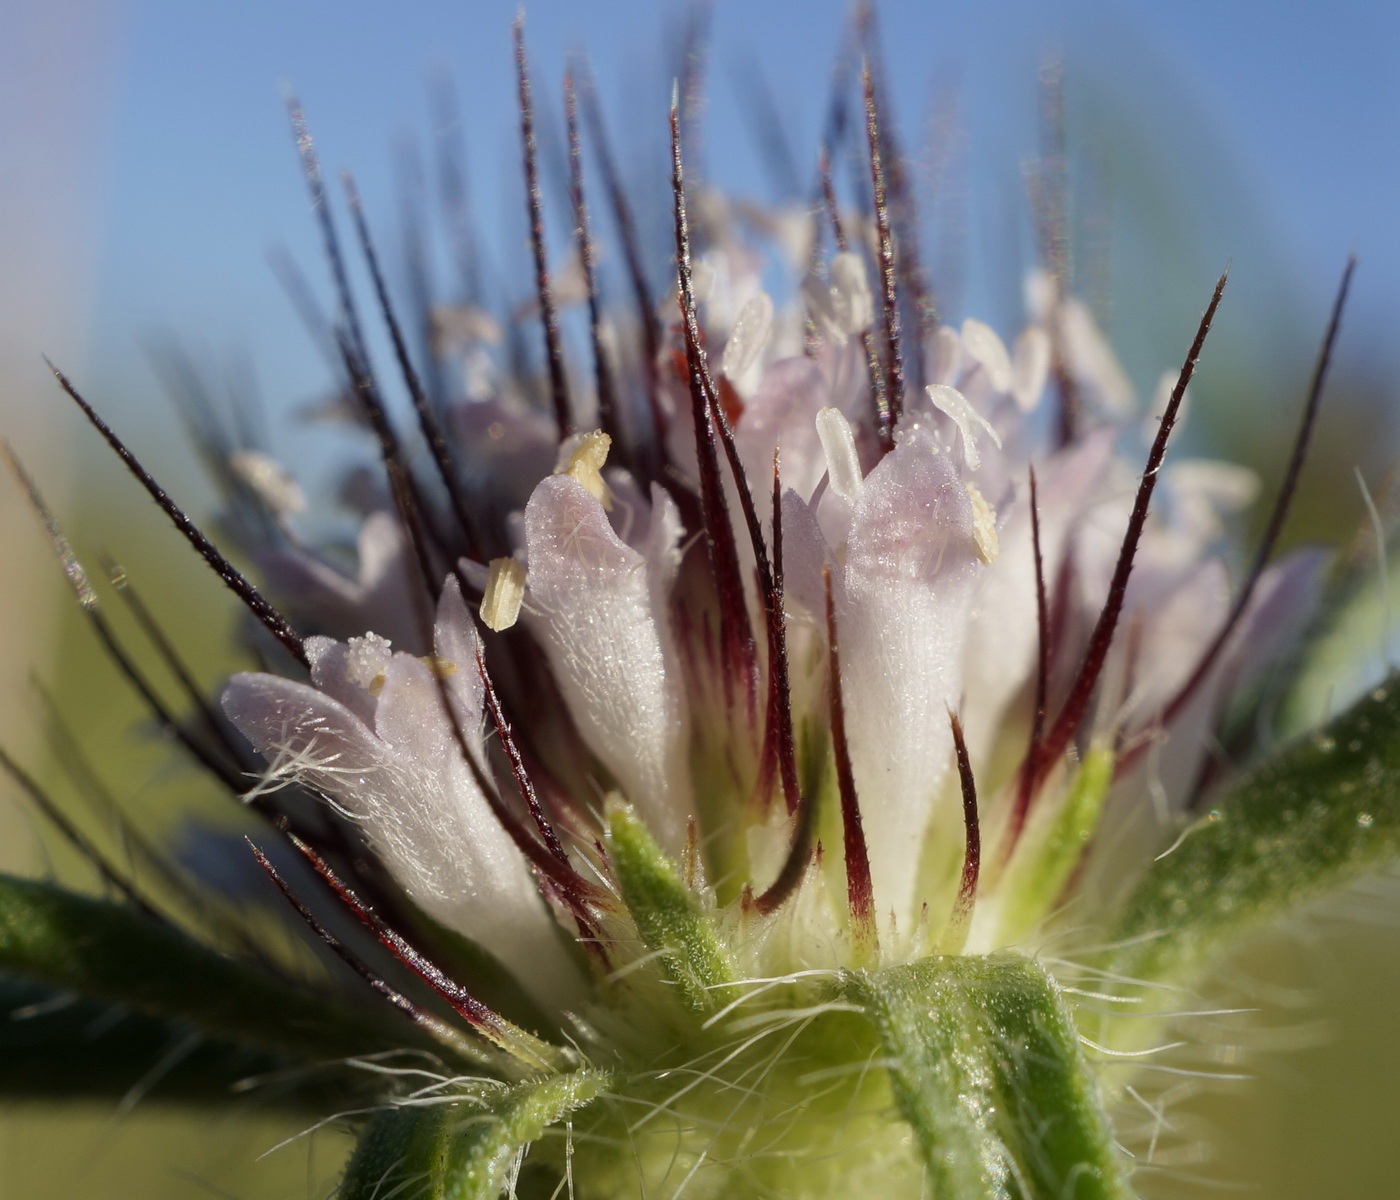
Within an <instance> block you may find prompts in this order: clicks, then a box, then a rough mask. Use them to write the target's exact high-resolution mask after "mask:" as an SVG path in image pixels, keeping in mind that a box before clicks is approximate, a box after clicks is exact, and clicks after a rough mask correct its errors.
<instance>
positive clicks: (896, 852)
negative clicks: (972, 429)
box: [839, 435, 980, 929]
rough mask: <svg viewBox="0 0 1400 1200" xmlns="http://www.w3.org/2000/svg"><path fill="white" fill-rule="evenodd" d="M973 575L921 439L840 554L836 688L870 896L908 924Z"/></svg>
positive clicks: (943, 463) (944, 467)
mask: <svg viewBox="0 0 1400 1200" xmlns="http://www.w3.org/2000/svg"><path fill="white" fill-rule="evenodd" d="M979 574H980V565H979V562H978V555H977V547H976V543H975V540H974V536H973V516H972V504H971V502H970V501H969V499H968V496H967V492H966V491H965V490H964V489H963V486H962V482H961V480H959V478H958V475H957V472H956V471H955V470H954V469H953V464H952V461H951V459H950V458H949V457H948V456H947V455H946V454H939V453H936V452H935V450H934V448H933V446H932V443H931V441H930V440H929V439H928V438H927V436H926V435H925V436H917V435H916V436H914V437H911V438H909V439H908V440H906V441H905V442H903V443H901V444H900V445H899V446H897V447H896V448H895V450H894V451H893V452H892V453H891V454H889V455H887V456H886V457H885V459H884V460H883V461H882V462H881V463H880V465H879V466H878V467H876V468H875V470H873V471H872V472H871V473H870V475H869V477H868V478H867V479H866V481H865V488H864V490H863V492H862V493H861V496H860V499H859V500H858V501H857V503H856V505H855V508H854V512H853V514H852V520H851V534H850V540H849V542H848V544H847V547H846V570H845V584H846V587H845V596H844V600H843V603H842V605H841V608H840V611H839V628H840V637H841V681H842V686H843V689H844V693H845V706H846V714H847V715H846V724H847V730H848V733H849V739H850V750H851V761H852V765H853V768H854V772H855V781H856V790H857V792H858V794H859V797H860V805H861V815H862V819H863V821H864V826H865V831H866V839H867V843H868V846H869V851H870V862H871V868H872V873H873V876H874V881H875V898H876V903H877V908H878V910H879V912H880V914H881V920H882V923H883V918H884V914H886V913H890V912H893V913H894V914H895V916H896V919H897V920H898V921H899V923H900V927H901V928H902V929H907V928H908V927H909V922H910V921H911V920H912V919H913V917H914V913H915V911H916V908H917V904H918V902H919V901H920V900H921V899H922V897H916V896H915V895H914V883H915V876H916V873H917V869H918V863H919V856H920V852H921V851H922V849H923V844H924V835H925V833H926V832H927V831H928V829H929V826H930V823H931V822H932V821H933V820H935V819H936V814H935V812H934V809H935V801H936V799H937V797H938V795H939V792H940V789H941V785H942V782H943V779H944V777H945V775H946V773H947V771H948V768H949V765H950V762H951V752H952V733H951V730H950V727H949V721H948V711H949V709H950V708H952V709H956V708H957V706H958V702H959V697H960V694H961V691H962V658H963V643H964V640H965V637H966V630H967V617H968V608H969V605H970V603H971V599H972V593H973V590H974V588H975V586H976V583H977V579H978V576H979Z"/></svg>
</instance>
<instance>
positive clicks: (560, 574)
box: [525, 475, 690, 853]
mask: <svg viewBox="0 0 1400 1200" xmlns="http://www.w3.org/2000/svg"><path fill="white" fill-rule="evenodd" d="M665 523H666V522H665V521H664V518H663V524H665ZM670 524H674V523H673V522H671V523H670ZM525 545H526V552H527V555H528V558H529V587H530V593H529V601H528V603H529V606H530V610H531V612H532V613H533V614H534V615H533V617H532V620H533V622H534V626H535V629H536V631H537V632H538V634H539V637H540V640H541V641H542V643H543V645H544V648H545V652H546V654H547V655H548V657H549V661H550V666H551V667H552V668H553V671H554V675H555V678H556V679H557V680H558V681H559V685H560V688H561V690H562V691H563V693H564V699H565V701H566V702H567V704H568V706H569V711H570V714H571V715H572V716H573V719H574V723H575V724H576V725H577V726H578V730H579V732H580V733H581V734H582V735H583V739H584V741H585V742H586V743H587V744H588V747H589V749H590V750H592V751H593V753H594V754H596V755H597V756H598V757H599V758H600V759H601V760H602V761H603V764H604V765H605V766H606V767H607V768H608V770H609V771H611V772H612V774H613V775H614V777H615V778H616V779H617V781H618V783H619V784H620V785H621V787H622V789H623V791H624V792H625V793H626V795H627V798H628V799H629V800H630V801H631V802H632V804H633V805H634V806H635V807H636V808H637V809H638V810H639V811H640V812H641V813H642V815H643V817H644V818H645V819H646V821H647V824H648V825H649V827H650V828H651V830H652V832H653V833H654V834H655V835H656V838H657V840H658V841H659V842H661V844H662V845H663V846H664V847H665V848H666V849H667V850H668V851H669V852H671V853H678V852H679V850H680V849H681V847H682V846H683V845H684V843H685V827H686V818H687V816H688V815H689V811H690V796H689V789H688V787H687V783H686V774H685V769H686V764H685V745H684V730H685V705H684V699H683V696H682V692H681V687H680V683H679V681H678V678H677V673H676V671H675V667H674V656H673V655H672V654H670V653H669V650H670V647H669V640H670V639H669V630H668V628H667V625H666V622H665V620H664V615H663V611H662V610H663V606H662V605H661V604H660V603H658V601H659V599H660V597H659V596H658V595H657V589H654V588H653V587H652V583H651V579H652V576H653V575H654V574H655V573H656V572H657V571H663V572H665V573H666V578H667V579H668V580H669V576H670V573H671V572H672V571H673V570H674V566H673V563H672V561H671V560H672V557H673V554H672V553H671V552H668V553H666V554H659V553H658V554H657V555H656V556H655V558H652V557H647V556H644V555H642V554H641V553H639V552H638V551H636V550H634V549H632V548H631V547H630V546H628V545H626V544H625V543H624V542H623V541H622V540H621V539H620V538H619V537H618V536H617V534H616V533H614V532H613V528H612V526H611V525H610V524H609V523H608V518H607V514H606V513H604V512H603V508H602V506H601V505H600V504H599V503H598V501H597V500H595V499H594V498H593V497H592V496H590V495H589V494H588V493H587V492H586V491H585V490H584V489H583V488H581V487H580V486H579V485H578V484H577V483H575V482H574V481H573V480H572V479H569V478H568V477H567V476H562V475H556V476H552V477H551V478H549V479H545V480H543V481H542V482H541V483H540V484H539V486H538V487H536V488H535V491H534V494H533V495H532V496H531V497H530V502H529V504H528V505H526V507H525ZM657 560H659V561H657ZM663 590H664V589H663ZM668 666H670V667H671V670H670V671H669V672H668Z"/></svg>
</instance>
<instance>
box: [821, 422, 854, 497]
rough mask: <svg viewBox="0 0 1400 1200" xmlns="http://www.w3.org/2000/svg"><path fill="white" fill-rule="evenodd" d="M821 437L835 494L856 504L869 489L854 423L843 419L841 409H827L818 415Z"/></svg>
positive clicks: (828, 473) (827, 471) (827, 469)
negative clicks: (853, 426)
mask: <svg viewBox="0 0 1400 1200" xmlns="http://www.w3.org/2000/svg"><path fill="white" fill-rule="evenodd" d="M817 437H819V438H820V439H821V443H822V451H823V452H824V453H825V454H826V473H827V475H828V476H829V477H830V479H831V490H832V491H834V492H835V493H836V494H837V495H838V496H840V497H841V498H842V499H844V500H848V501H850V502H851V503H852V504H854V503H855V501H856V498H857V497H858V496H859V495H860V490H861V488H862V487H864V486H865V477H864V476H863V475H862V474H861V471H860V457H859V456H858V455H857V454H856V435H855V433H854V431H853V430H852V429H851V423H850V422H849V421H848V420H846V418H845V417H843V416H842V415H841V410H840V409H837V408H824V409H822V410H821V412H819V413H818V414H817Z"/></svg>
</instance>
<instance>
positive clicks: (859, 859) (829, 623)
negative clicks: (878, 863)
mask: <svg viewBox="0 0 1400 1200" xmlns="http://www.w3.org/2000/svg"><path fill="white" fill-rule="evenodd" d="M822 575H823V583H824V584H825V587H826V642H827V694H828V696H829V697H830V700H829V706H830V712H831V747H832V750H833V752H834V754H835V758H836V785H837V789H838V790H839V791H840V793H841V828H842V832H843V835H844V841H843V844H844V849H845V853H846V901H847V904H848V905H849V906H850V911H851V928H852V930H853V931H854V932H855V935H856V938H857V940H858V941H861V942H864V943H866V944H868V945H869V946H871V947H874V946H875V945H876V944H877V942H876V938H877V934H876V927H875V885H874V882H873V881H872V879H871V875H870V854H869V851H868V850H867V848H866V845H865V829H864V826H863V825H862V823H861V817H860V798H859V797H858V796H857V795H856V780H855V772H854V771H853V770H852V769H851V750H850V745H849V744H848V743H847V741H846V707H845V702H844V700H843V698H842V691H841V648H840V645H839V641H838V638H837V631H836V604H835V601H834V600H833V598H832V592H831V568H830V567H827V568H826V570H825V571H823V573H822Z"/></svg>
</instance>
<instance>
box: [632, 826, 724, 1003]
mask: <svg viewBox="0 0 1400 1200" xmlns="http://www.w3.org/2000/svg"><path fill="white" fill-rule="evenodd" d="M607 817H608V861H609V863H611V864H612V868H613V871H614V872H615V873H616V875H617V883H618V887H619V889H620V890H621V892H622V900H623V903H624V904H626V905H627V909H628V912H629V913H631V916H632V920H633V921H634V922H636V925H637V932H638V933H639V934H640V935H641V937H642V941H643V942H645V943H646V945H647V948H648V949H650V950H653V951H655V953H656V955H657V958H658V959H659V960H660V963H661V967H662V970H663V971H664V973H665V975H666V978H667V980H668V981H669V982H670V983H672V984H673V985H674V986H675V989H676V991H677V993H678V994H679V995H680V997H681V999H682V1000H683V1001H684V1002H685V1004H686V1006H687V1007H688V1008H690V1009H691V1010H692V1011H694V1012H700V1013H706V1012H713V1011H714V1010H715V1009H717V1008H719V1007H720V1005H722V1004H725V1003H727V1002H728V1001H729V999H731V998H732V997H730V996H728V995H726V994H725V989H724V988H723V985H724V984H727V983H733V982H734V981H735V979H736V978H737V975H736V973H735V970H734V965H733V963H731V962H730V960H729V955H728V954H727V953H726V952H725V949H724V945H723V943H722V942H721V941H720V938H719V935H718V933H716V932H715V929H714V926H713V925H712V924H711V923H710V921H709V919H708V918H707V917H706V916H705V914H704V913H702V912H701V911H700V908H699V905H698V903H697V902H696V898H695V896H694V895H693V894H692V893H691V891H690V889H689V888H687V887H686V886H685V884H684V882H682V880H681V875H680V871H679V870H678V869H677V867H676V865H675V863H673V862H672V861H671V860H670V859H669V858H667V857H666V855H665V854H664V853H663V852H662V850H661V847H660V846H658V845H657V844H656V842H655V840H654V839H653V838H652V836H651V834H650V833H648V832H647V828H646V826H645V825H643V824H642V822H641V820H640V819H639V818H638V816H637V814H636V812H635V811H633V809H632V808H631V807H630V806H628V805H626V804H622V803H619V802H616V801H610V802H609V804H608V810H607Z"/></svg>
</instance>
